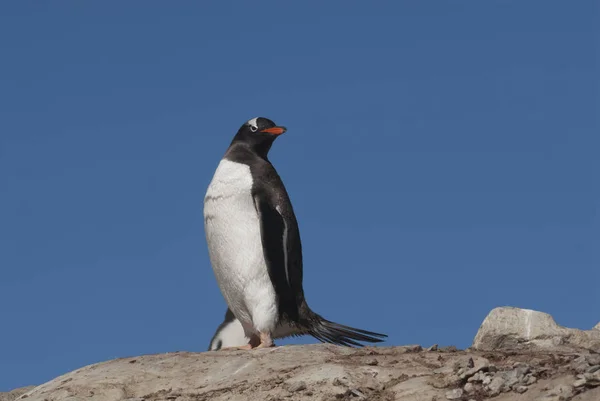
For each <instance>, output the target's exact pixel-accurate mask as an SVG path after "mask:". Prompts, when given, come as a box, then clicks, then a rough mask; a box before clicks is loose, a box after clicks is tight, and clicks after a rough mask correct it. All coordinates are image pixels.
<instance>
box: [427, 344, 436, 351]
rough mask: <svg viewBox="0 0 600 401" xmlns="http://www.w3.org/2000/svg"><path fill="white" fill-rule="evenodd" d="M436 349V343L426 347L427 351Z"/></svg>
mask: <svg viewBox="0 0 600 401" xmlns="http://www.w3.org/2000/svg"><path fill="white" fill-rule="evenodd" d="M437 350H438V345H437V344H433V345H432V346H431V347H429V348H427V351H429V352H432V351H437Z"/></svg>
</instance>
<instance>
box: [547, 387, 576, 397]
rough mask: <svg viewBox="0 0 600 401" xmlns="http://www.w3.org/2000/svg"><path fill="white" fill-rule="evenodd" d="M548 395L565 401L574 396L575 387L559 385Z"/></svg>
mask: <svg viewBox="0 0 600 401" xmlns="http://www.w3.org/2000/svg"><path fill="white" fill-rule="evenodd" d="M548 395H550V396H552V395H556V396H558V397H561V398H564V399H569V398H571V396H572V395H573V387H571V386H568V385H564V384H559V385H558V386H556V387H554V388H553V389H552V390H550V391H548Z"/></svg>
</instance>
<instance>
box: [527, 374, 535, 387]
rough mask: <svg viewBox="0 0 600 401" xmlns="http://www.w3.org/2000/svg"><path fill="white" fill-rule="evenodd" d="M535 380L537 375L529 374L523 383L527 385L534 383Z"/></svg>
mask: <svg viewBox="0 0 600 401" xmlns="http://www.w3.org/2000/svg"><path fill="white" fill-rule="evenodd" d="M535 382H537V377H535V376H529V377H528V378H527V380H526V381H525V384H526V385H528V386H531V385H532V384H535Z"/></svg>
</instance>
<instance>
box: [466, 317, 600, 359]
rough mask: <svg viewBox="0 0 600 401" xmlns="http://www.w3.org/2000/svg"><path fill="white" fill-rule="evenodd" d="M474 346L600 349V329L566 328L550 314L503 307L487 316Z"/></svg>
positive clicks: (477, 347) (486, 349)
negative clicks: (557, 322)
mask: <svg viewBox="0 0 600 401" xmlns="http://www.w3.org/2000/svg"><path fill="white" fill-rule="evenodd" d="M472 347H473V348H474V349H477V350H482V351H492V350H524V349H539V350H554V351H559V350H569V349H577V348H586V349H590V350H593V351H596V352H600V330H578V329H570V328H565V327H562V326H559V325H558V324H556V322H555V321H554V319H553V318H552V316H550V315H549V314H547V313H543V312H537V311H534V310H530V309H519V308H513V307H500V308H495V309H493V310H492V311H491V312H490V313H489V314H488V315H487V317H486V318H485V320H484V321H483V323H482V324H481V326H480V328H479V331H478V332H477V335H476V336H475V339H474V340H473V345H472Z"/></svg>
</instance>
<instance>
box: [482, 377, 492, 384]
mask: <svg viewBox="0 0 600 401" xmlns="http://www.w3.org/2000/svg"><path fill="white" fill-rule="evenodd" d="M482 382H483V385H484V386H489V385H490V383H491V382H492V376H491V375H485V376H484V377H483V380H482Z"/></svg>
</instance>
